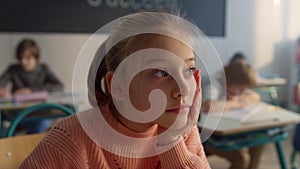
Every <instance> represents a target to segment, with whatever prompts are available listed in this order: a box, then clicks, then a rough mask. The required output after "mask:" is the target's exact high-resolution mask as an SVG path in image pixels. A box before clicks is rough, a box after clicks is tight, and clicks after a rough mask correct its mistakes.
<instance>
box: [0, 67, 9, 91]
mask: <svg viewBox="0 0 300 169" xmlns="http://www.w3.org/2000/svg"><path fill="white" fill-rule="evenodd" d="M10 78H11V73H10V67H9V68H8V69H6V71H5V72H4V73H3V74H2V75H1V76H0V87H5V85H7V83H8V82H9V81H10Z"/></svg>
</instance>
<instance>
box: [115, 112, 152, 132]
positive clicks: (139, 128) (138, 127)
mask: <svg viewBox="0 0 300 169" xmlns="http://www.w3.org/2000/svg"><path fill="white" fill-rule="evenodd" d="M116 116H117V120H118V121H119V123H121V124H122V125H123V126H125V127H126V128H128V129H130V130H132V131H134V132H137V133H144V132H146V131H147V130H149V129H150V128H151V127H152V126H153V125H154V124H151V123H136V122H133V121H130V120H128V119H126V118H125V117H123V116H122V115H121V114H120V113H117V115H116Z"/></svg>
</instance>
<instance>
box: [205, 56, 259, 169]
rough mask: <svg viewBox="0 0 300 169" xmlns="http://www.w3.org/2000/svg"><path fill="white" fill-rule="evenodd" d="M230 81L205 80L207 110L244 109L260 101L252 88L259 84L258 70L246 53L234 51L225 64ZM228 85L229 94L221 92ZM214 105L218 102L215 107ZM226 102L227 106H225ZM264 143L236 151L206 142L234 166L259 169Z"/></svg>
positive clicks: (210, 152)
mask: <svg viewBox="0 0 300 169" xmlns="http://www.w3.org/2000/svg"><path fill="white" fill-rule="evenodd" d="M224 73H225V78H226V84H221V81H222V80H220V79H219V78H218V80H219V81H217V82H218V83H219V84H210V82H208V81H207V80H206V79H207V78H203V80H202V88H203V90H202V92H203V93H202V94H203V111H204V112H206V113H208V112H220V111H223V110H224V111H227V110H232V109H241V108H244V107H246V106H248V105H251V104H254V103H257V102H259V101H260V95H259V94H257V93H255V92H254V91H253V90H251V88H253V87H254V86H255V84H256V81H255V77H256V75H255V71H254V70H253V69H252V68H251V66H250V65H249V64H247V62H246V60H245V57H243V56H242V55H234V57H232V59H231V60H230V63H229V64H228V65H227V66H225V67H224ZM224 85H226V95H225V96H224V97H225V98H223V96H222V95H221V92H220V90H221V88H220V87H221V86H224ZM211 105H214V106H213V107H212V106H211ZM223 105H225V107H223ZM225 113H226V112H225ZM262 150H263V147H262V146H257V147H251V148H249V149H240V150H235V151H220V150H216V149H214V148H213V147H210V146H208V145H206V146H205V152H206V154H207V155H213V154H215V155H218V156H220V157H223V158H226V159H227V160H228V161H229V162H230V163H231V166H230V169H256V168H258V164H259V160H260V158H261V155H262Z"/></svg>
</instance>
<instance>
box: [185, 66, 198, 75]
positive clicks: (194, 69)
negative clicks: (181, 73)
mask: <svg viewBox="0 0 300 169" xmlns="http://www.w3.org/2000/svg"><path fill="white" fill-rule="evenodd" d="M195 71H196V68H195V67H191V68H188V69H187V70H186V74H187V75H192V76H193V75H194V72H195Z"/></svg>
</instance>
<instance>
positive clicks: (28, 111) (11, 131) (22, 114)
mask: <svg viewBox="0 0 300 169" xmlns="http://www.w3.org/2000/svg"><path fill="white" fill-rule="evenodd" d="M54 109H56V110H61V112H62V113H59V114H58V113H53V114H48V113H47V114H46V115H42V116H33V117H26V116H27V115H29V114H31V113H34V112H42V111H45V110H54ZM72 114H75V112H74V111H72V110H71V109H69V108H67V107H65V106H63V105H59V104H53V103H42V104H38V105H34V106H31V107H29V108H27V109H25V110H23V111H21V112H20V113H18V115H17V116H16V118H15V119H14V120H13V122H12V123H11V125H10V126H9V128H8V130H7V134H6V137H12V136H13V135H14V132H15V130H16V127H17V126H18V124H19V123H20V122H21V121H22V120H24V119H25V117H26V121H37V120H41V119H51V118H59V117H65V116H68V115H72Z"/></svg>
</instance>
